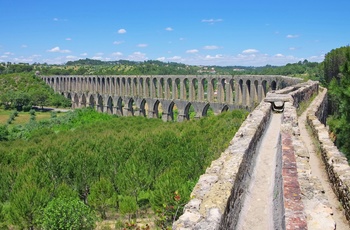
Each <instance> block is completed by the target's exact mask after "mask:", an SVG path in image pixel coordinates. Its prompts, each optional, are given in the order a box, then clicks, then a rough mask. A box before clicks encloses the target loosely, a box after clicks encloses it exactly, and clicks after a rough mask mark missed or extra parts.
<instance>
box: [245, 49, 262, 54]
mask: <svg viewBox="0 0 350 230" xmlns="http://www.w3.org/2000/svg"><path fill="white" fill-rule="evenodd" d="M242 53H243V54H254V53H259V50H256V49H246V50H243V51H242Z"/></svg>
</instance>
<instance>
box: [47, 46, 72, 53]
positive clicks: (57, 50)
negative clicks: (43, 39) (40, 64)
mask: <svg viewBox="0 0 350 230" xmlns="http://www.w3.org/2000/svg"><path fill="white" fill-rule="evenodd" d="M47 52H50V53H70V52H71V51H70V50H61V49H60V47H58V46H56V47H54V48H52V49H50V50H47Z"/></svg>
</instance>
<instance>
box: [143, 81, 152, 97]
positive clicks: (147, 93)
mask: <svg viewBox="0 0 350 230" xmlns="http://www.w3.org/2000/svg"><path fill="white" fill-rule="evenodd" d="M144 93H145V96H146V97H151V95H150V94H151V79H150V78H149V77H147V78H146V80H145V90H144Z"/></svg>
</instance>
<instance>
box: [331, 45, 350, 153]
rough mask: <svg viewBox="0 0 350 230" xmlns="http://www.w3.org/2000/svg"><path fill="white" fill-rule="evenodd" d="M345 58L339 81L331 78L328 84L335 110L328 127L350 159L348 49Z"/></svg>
mask: <svg viewBox="0 0 350 230" xmlns="http://www.w3.org/2000/svg"><path fill="white" fill-rule="evenodd" d="M345 57H346V61H345V62H344V65H343V66H342V67H341V68H340V75H339V76H340V79H336V78H333V80H332V81H331V83H330V95H331V99H332V101H333V102H335V103H333V104H335V105H336V108H335V109H334V116H333V117H332V118H331V119H329V125H330V127H331V130H332V131H333V132H335V134H336V137H337V138H336V144H337V146H338V147H340V148H341V149H342V151H343V152H344V153H345V155H346V156H347V158H348V159H350V142H349V135H350V49H349V50H348V51H347V53H346V55H345Z"/></svg>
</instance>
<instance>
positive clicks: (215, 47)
mask: <svg viewBox="0 0 350 230" xmlns="http://www.w3.org/2000/svg"><path fill="white" fill-rule="evenodd" d="M203 49H205V50H217V49H219V47H218V46H204V47H203Z"/></svg>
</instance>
